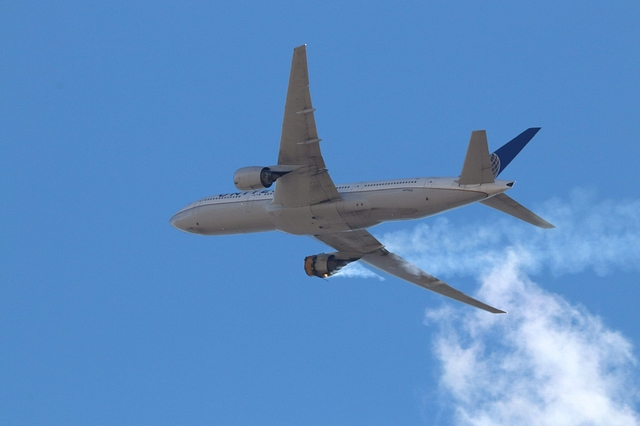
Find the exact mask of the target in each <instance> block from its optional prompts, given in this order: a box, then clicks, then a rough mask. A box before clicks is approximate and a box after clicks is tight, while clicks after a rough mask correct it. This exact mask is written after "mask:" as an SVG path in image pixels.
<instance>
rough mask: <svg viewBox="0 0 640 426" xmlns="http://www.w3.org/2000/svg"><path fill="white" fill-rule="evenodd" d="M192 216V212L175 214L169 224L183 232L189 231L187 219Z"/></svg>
mask: <svg viewBox="0 0 640 426" xmlns="http://www.w3.org/2000/svg"><path fill="white" fill-rule="evenodd" d="M190 215H191V212H188V211H186V212H178V213H176V214H174V215H173V216H172V217H171V219H169V223H170V224H171V226H173V227H174V228H176V229H179V230H181V231H186V230H187V226H188V225H187V220H186V219H187V218H188V217H189V216H190Z"/></svg>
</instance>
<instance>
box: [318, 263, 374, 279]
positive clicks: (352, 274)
mask: <svg viewBox="0 0 640 426" xmlns="http://www.w3.org/2000/svg"><path fill="white" fill-rule="evenodd" d="M337 277H344V278H377V279H379V280H380V281H384V277H382V276H380V275H378V274H376V273H375V272H373V271H372V270H370V269H367V268H365V267H364V266H362V265H361V264H360V263H350V264H348V265H347V266H345V267H344V268H342V269H341V270H339V271H338V272H337V273H336V274H335V275H332V276H331V277H330V279H333V278H337Z"/></svg>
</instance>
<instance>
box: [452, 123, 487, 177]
mask: <svg viewBox="0 0 640 426" xmlns="http://www.w3.org/2000/svg"><path fill="white" fill-rule="evenodd" d="M493 182H494V177H493V173H492V171H491V158H490V157H489V145H488V144H487V132H485V131H484V130H474V131H473V132H471V140H469V148H467V156H466V157H465V158H464V164H463V166H462V172H460V179H459V180H458V183H459V184H460V185H479V184H481V183H493Z"/></svg>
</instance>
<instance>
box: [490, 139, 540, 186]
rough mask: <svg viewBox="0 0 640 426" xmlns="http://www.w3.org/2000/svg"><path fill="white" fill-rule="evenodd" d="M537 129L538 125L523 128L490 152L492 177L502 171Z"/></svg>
mask: <svg viewBox="0 0 640 426" xmlns="http://www.w3.org/2000/svg"><path fill="white" fill-rule="evenodd" d="M538 130H540V127H531V128H529V129H527V130H525V131H524V132H522V133H520V134H519V135H518V136H516V137H515V138H513V139H511V140H510V141H509V142H507V143H506V144H504V145H503V146H501V147H500V148H498V149H497V150H496V152H494V153H493V154H491V169H492V172H493V176H494V177H498V175H500V173H502V171H503V170H504V169H505V168H506V167H507V166H508V165H509V163H511V160H513V159H514V158H515V157H516V155H518V154H519V153H520V151H522V148H524V147H525V145H526V144H528V143H529V141H530V140H531V139H533V137H534V136H535V135H536V133H538Z"/></svg>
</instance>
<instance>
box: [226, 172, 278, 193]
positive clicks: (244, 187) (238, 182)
mask: <svg viewBox="0 0 640 426" xmlns="http://www.w3.org/2000/svg"><path fill="white" fill-rule="evenodd" d="M276 179H277V178H276ZM276 179H273V178H272V177H271V171H270V170H269V168H268V167H262V166H252V167H243V168H241V169H238V170H236V172H235V173H234V174H233V184H234V185H235V186H236V188H238V189H239V190H240V191H249V190H252V189H264V188H269V187H270V186H271V185H272V184H273V182H275V181H276Z"/></svg>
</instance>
